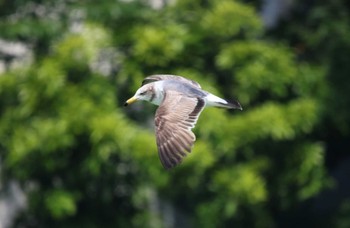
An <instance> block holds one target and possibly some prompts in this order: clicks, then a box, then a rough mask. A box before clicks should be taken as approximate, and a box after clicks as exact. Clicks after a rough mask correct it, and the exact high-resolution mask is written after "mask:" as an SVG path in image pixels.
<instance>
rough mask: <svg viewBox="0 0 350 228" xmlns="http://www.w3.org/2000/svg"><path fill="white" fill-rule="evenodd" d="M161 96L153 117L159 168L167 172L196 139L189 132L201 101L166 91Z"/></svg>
mask: <svg viewBox="0 0 350 228" xmlns="http://www.w3.org/2000/svg"><path fill="white" fill-rule="evenodd" d="M164 96H165V97H164V100H163V102H162V104H161V105H160V106H159V108H158V109H157V112H156V116H155V126H156V140H157V146H158V153H159V158H160V160H161V162H162V164H163V166H164V167H165V168H166V169H170V168H172V167H174V166H176V165H177V164H179V163H181V161H182V159H183V157H185V156H186V152H191V149H192V146H193V144H194V142H195V140H196V136H195V135H194V133H193V132H192V131H191V129H192V128H193V127H194V126H195V124H196V123H197V120H198V117H199V115H200V113H201V112H202V110H203V108H204V106H205V101H204V100H203V99H201V98H197V97H187V96H184V95H183V94H181V93H179V92H176V91H167V92H166V93H165V95H164Z"/></svg>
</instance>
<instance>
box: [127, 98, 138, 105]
mask: <svg viewBox="0 0 350 228" xmlns="http://www.w3.org/2000/svg"><path fill="white" fill-rule="evenodd" d="M135 101H137V98H136V97H132V98H130V99H129V100H127V101H126V102H125V103H124V106H128V105H129V104H132V103H134V102H135Z"/></svg>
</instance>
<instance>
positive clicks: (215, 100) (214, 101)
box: [205, 93, 242, 110]
mask: <svg viewBox="0 0 350 228" xmlns="http://www.w3.org/2000/svg"><path fill="white" fill-rule="evenodd" d="M205 101H206V105H207V106H214V107H220V108H228V109H240V110H242V106H241V105H240V103H239V102H238V101H231V102H230V101H227V100H225V99H222V98H220V97H218V96H215V95H214V94H211V93H209V94H208V95H207V96H206V97H205Z"/></svg>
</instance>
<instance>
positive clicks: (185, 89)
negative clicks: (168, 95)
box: [163, 80, 208, 98]
mask: <svg viewBox="0 0 350 228" xmlns="http://www.w3.org/2000/svg"><path fill="white" fill-rule="evenodd" d="M163 83H164V84H163V85H164V89H165V91H167V90H174V91H177V92H179V93H182V94H185V95H186V96H189V97H200V98H204V97H205V96H206V95H207V94H208V92H206V91H204V90H201V89H200V88H198V87H196V86H193V85H192V84H189V83H184V82H182V81H177V80H164V82H163Z"/></svg>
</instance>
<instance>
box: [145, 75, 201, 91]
mask: <svg viewBox="0 0 350 228" xmlns="http://www.w3.org/2000/svg"><path fill="white" fill-rule="evenodd" d="M160 80H177V81H182V82H185V83H190V84H192V85H194V86H196V87H197V88H199V89H200V88H201V86H200V85H199V84H198V83H197V82H195V81H193V80H190V79H187V78H184V77H181V76H177V75H171V74H155V75H151V76H148V77H146V78H145V79H144V80H143V81H142V85H145V84H148V83H151V82H155V81H160Z"/></svg>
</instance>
